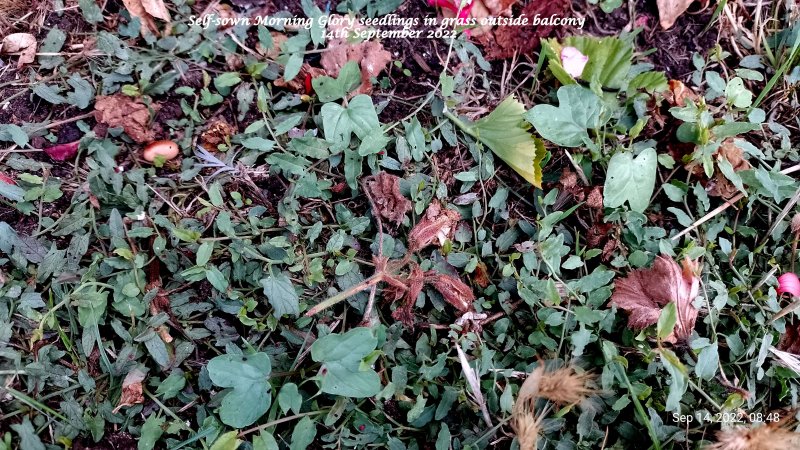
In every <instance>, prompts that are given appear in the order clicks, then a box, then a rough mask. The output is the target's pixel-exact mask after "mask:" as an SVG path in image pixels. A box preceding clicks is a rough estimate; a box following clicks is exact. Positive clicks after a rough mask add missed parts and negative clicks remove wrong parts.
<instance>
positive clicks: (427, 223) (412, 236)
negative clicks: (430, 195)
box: [408, 200, 461, 253]
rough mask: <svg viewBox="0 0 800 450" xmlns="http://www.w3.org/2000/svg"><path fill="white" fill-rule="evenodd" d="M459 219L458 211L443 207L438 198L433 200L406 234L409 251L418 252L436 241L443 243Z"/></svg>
mask: <svg viewBox="0 0 800 450" xmlns="http://www.w3.org/2000/svg"><path fill="white" fill-rule="evenodd" d="M459 220H461V214H459V212H458V211H455V210H452V209H447V208H444V207H442V204H441V203H439V201H438V200H434V201H433V202H432V203H431V204H430V205H429V206H428V209H427V210H426V211H425V217H423V218H422V220H420V221H419V222H418V223H417V224H416V225H415V226H414V228H412V229H411V233H409V235H408V249H409V251H410V252H412V253H414V252H418V251H420V250H422V249H423V248H425V247H427V246H429V245H431V244H433V243H434V242H437V241H438V242H439V245H444V243H445V241H446V240H447V239H449V238H450V237H451V236H452V235H453V232H454V231H455V229H456V224H457V223H458V221H459Z"/></svg>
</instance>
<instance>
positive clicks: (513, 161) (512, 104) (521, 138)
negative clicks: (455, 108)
mask: <svg viewBox="0 0 800 450" xmlns="http://www.w3.org/2000/svg"><path fill="white" fill-rule="evenodd" d="M524 114H525V106H523V104H522V103H520V102H519V101H517V99H515V98H514V96H513V95H512V96H509V97H507V98H506V99H505V100H503V102H502V103H500V105H498V106H497V108H495V110H494V111H492V112H491V113H489V115H488V116H486V117H483V118H481V119H479V120H477V121H475V122H474V123H472V124H465V123H464V122H462V121H461V120H459V119H458V118H456V117H455V116H453V115H452V114H449V115H448V117H450V119H451V120H453V122H454V123H455V124H456V125H458V126H459V127H460V128H461V129H462V130H464V131H465V132H466V133H468V134H470V135H471V136H473V137H475V138H476V139H478V140H479V141H481V142H482V143H483V144H484V145H486V146H487V147H489V148H490V149H492V151H493V152H494V153H495V154H496V155H497V156H499V157H500V159H502V160H503V161H505V162H506V164H508V165H509V166H511V168H512V169H514V170H515V171H516V172H517V173H518V174H520V175H521V176H522V178H525V180H527V181H528V182H529V183H531V184H532V185H534V186H536V187H541V185H542V167H541V164H542V160H543V159H544V156H545V153H546V152H545V149H544V144H543V143H542V141H541V140H540V139H536V138H535V137H534V136H533V135H532V134H530V133H529V132H528V131H527V127H526V122H525V119H524V118H523V115H524Z"/></svg>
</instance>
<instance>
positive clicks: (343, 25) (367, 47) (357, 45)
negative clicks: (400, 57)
mask: <svg viewBox="0 0 800 450" xmlns="http://www.w3.org/2000/svg"><path fill="white" fill-rule="evenodd" d="M333 17H334V16H331V18H332V19H333ZM339 18H340V19H341V17H339ZM334 23H336V24H335V25H334V24H329V25H328V32H329V33H332V34H333V35H334V36H341V37H335V38H333V39H330V40H329V41H328V48H327V49H326V50H325V51H324V52H323V53H322V56H321V57H320V65H321V66H322V68H323V69H325V72H326V73H327V74H328V76H330V77H334V78H335V77H338V76H339V71H340V70H342V67H344V65H345V64H347V62H348V61H355V62H356V63H358V64H359V66H360V67H361V86H359V87H358V89H357V90H356V92H357V93H359V94H368V93H370V92H371V91H372V82H371V81H370V78H373V77H376V76H378V74H380V73H381V72H382V71H383V70H385V69H386V67H387V66H388V65H389V62H391V61H392V54H391V53H389V52H388V51H386V50H385V49H384V48H383V45H382V44H381V43H380V42H378V41H374V40H373V41H361V42H351V41H350V40H349V39H348V36H349V35H351V34H353V33H354V32H358V31H362V30H363V29H364V26H363V25H359V24H358V23H354V24H353V25H352V26H350V25H349V24H347V22H346V21H344V20H340V21H338V22H334Z"/></svg>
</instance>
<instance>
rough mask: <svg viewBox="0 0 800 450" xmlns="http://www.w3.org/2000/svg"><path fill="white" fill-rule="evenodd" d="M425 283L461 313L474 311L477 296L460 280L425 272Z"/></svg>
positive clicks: (433, 272) (450, 276)
mask: <svg viewBox="0 0 800 450" xmlns="http://www.w3.org/2000/svg"><path fill="white" fill-rule="evenodd" d="M425 283H427V284H430V285H431V286H433V287H434V289H436V290H437V291H439V293H440V294H442V297H444V299H445V301H446V302H447V303H450V304H451V305H453V306H455V307H456V309H458V310H459V311H461V312H467V311H469V310H471V309H472V302H474V301H475V294H474V293H473V292H472V288H470V287H469V286H467V285H466V284H465V283H464V282H463V281H461V280H459V279H458V278H456V277H454V276H452V275H447V274H443V273H438V272H435V271H433V270H429V271H427V272H425Z"/></svg>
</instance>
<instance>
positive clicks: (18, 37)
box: [0, 33, 36, 69]
mask: <svg viewBox="0 0 800 450" xmlns="http://www.w3.org/2000/svg"><path fill="white" fill-rule="evenodd" d="M11 53H19V60H18V61H17V69H19V68H21V67H22V66H24V65H25V64H30V63H32V62H33V61H34V60H35V59H36V38H35V37H34V36H33V35H32V34H30V33H11V34H9V35H8V36H6V37H4V38H3V41H2V42H0V54H11Z"/></svg>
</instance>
